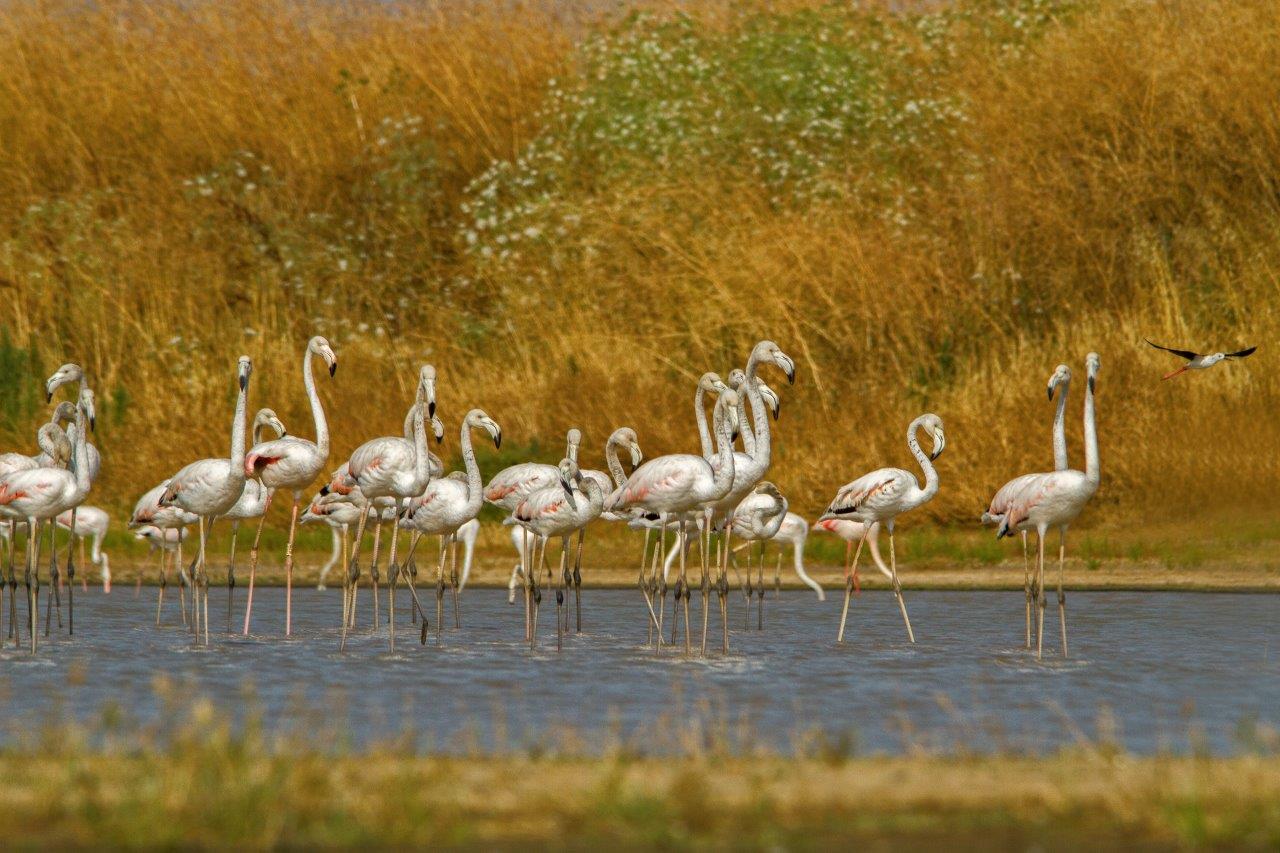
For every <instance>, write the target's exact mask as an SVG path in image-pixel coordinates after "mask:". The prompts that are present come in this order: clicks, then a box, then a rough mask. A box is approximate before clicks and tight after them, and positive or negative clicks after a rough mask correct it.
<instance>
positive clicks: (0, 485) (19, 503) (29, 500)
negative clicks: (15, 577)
mask: <svg viewBox="0 0 1280 853" xmlns="http://www.w3.org/2000/svg"><path fill="white" fill-rule="evenodd" d="M78 417H79V422H78V426H79V429H78V430H77V432H76V443H75V446H74V447H73V449H72V455H71V468H72V470H70V471H67V470H64V469H62V468H30V469H28V470H25V471H14V472H12V473H10V474H8V475H6V476H5V477H4V478H2V479H0V506H3V507H6V508H7V513H6V514H8V515H9V516H10V517H12V516H14V515H17V516H19V517H21V518H24V519H26V522H27V531H28V535H27V570H26V578H27V587H28V602H29V604H30V607H31V612H30V614H29V616H30V628H31V651H32V652H35V651H36V645H37V643H36V613H37V605H38V603H39V575H38V574H36V572H37V566H38V562H37V561H38V559H39V553H38V552H39V539H40V536H39V527H38V524H39V522H41V521H47V520H52V519H54V518H57V517H58V516H59V515H60V514H62V513H63V512H65V511H66V510H69V509H71V508H73V507H76V506H79V505H80V504H82V503H84V499H85V497H87V496H88V494H89V471H88V466H87V465H86V464H85V463H84V460H85V432H86V429H85V414H84V409H83V408H81V409H80V412H79V416H78ZM71 627H72V629H73V630H74V624H73V625H72V626H71Z"/></svg>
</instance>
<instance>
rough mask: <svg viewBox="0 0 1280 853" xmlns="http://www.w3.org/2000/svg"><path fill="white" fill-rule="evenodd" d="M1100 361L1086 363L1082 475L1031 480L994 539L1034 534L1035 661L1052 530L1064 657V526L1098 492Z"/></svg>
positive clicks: (1041, 649)
mask: <svg viewBox="0 0 1280 853" xmlns="http://www.w3.org/2000/svg"><path fill="white" fill-rule="evenodd" d="M1101 365H1102V361H1101V359H1100V358H1099V357H1098V354H1097V353H1096V352H1091V353H1089V355H1088V357H1087V358H1086V359H1085V370H1086V374H1085V375H1086V383H1085V392H1084V459H1085V470H1084V471H1077V470H1073V469H1067V470H1065V471H1053V472H1051V473H1048V474H1039V475H1035V476H1033V477H1032V478H1031V479H1029V480H1028V481H1027V482H1026V483H1025V484H1024V485H1023V487H1022V489H1021V491H1020V492H1019V493H1018V495H1017V497H1015V498H1014V500H1013V503H1012V504H1011V505H1010V506H1009V509H1008V513H1007V514H1006V515H1005V518H1004V521H1002V522H1001V524H1000V529H999V530H998V531H997V534H996V535H997V536H1008V535H1010V533H1011V531H1014V530H1018V531H1022V530H1027V529H1034V530H1035V531H1036V538H1037V540H1038V542H1037V549H1036V550H1037V552H1038V553H1037V556H1036V588H1037V589H1038V590H1039V592H1038V595H1037V603H1038V605H1039V616H1038V624H1037V629H1036V658H1037V659H1039V658H1040V657H1041V656H1042V654H1043V652H1044V607H1045V597H1044V539H1045V535H1046V534H1047V532H1048V531H1049V529H1050V528H1053V527H1056V528H1057V529H1058V621H1059V625H1060V627H1061V629H1062V656H1063V657H1064V658H1065V657H1066V656H1067V595H1066V592H1064V591H1063V575H1064V573H1065V565H1064V564H1065V562H1066V558H1067V526H1068V525H1070V524H1071V522H1073V521H1075V519H1076V517H1077V516H1079V515H1080V513H1081V511H1083V510H1084V508H1085V505H1086V504H1088V503H1089V500H1090V499H1091V498H1092V497H1093V496H1094V494H1095V493H1096V492H1097V491H1098V484H1099V482H1100V481H1101V475H1100V472H1099V467H1098V429H1097V423H1096V420H1095V416H1094V401H1093V395H1094V389H1095V387H1096V385H1097V378H1098V371H1099V369H1100V368H1101Z"/></svg>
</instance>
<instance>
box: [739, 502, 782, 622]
mask: <svg viewBox="0 0 1280 853" xmlns="http://www.w3.org/2000/svg"><path fill="white" fill-rule="evenodd" d="M788 507H789V504H788V502H787V499H786V498H785V497H783V495H782V492H780V491H778V487H777V486H775V485H774V484H773V483H771V482H769V481H768V480H762V481H761V482H760V483H758V484H756V487H755V488H754V489H752V490H751V492H750V494H748V495H747V496H746V497H744V498H743V499H742V500H741V501H739V502H738V505H737V507H735V508H734V511H733V515H732V516H730V518H729V526H730V527H732V529H733V532H734V533H735V534H737V536H738V538H739V539H744V540H746V546H747V583H746V594H747V607H746V611H745V612H746V622H747V624H748V625H750V624H751V592H752V589H751V543H753V542H760V543H765V542H768V541H769V540H770V539H772V538H773V537H774V536H777V535H778V531H779V530H780V529H781V528H782V523H783V521H785V520H786V517H787V509H788ZM757 586H758V592H759V598H760V602H759V604H758V605H757V607H756V619H757V622H756V628H757V629H758V630H761V631H763V630H764V545H763V544H761V546H760V576H759V584H758V585H757Z"/></svg>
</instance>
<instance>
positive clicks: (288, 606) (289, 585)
mask: <svg viewBox="0 0 1280 853" xmlns="http://www.w3.org/2000/svg"><path fill="white" fill-rule="evenodd" d="M301 499H302V493H301V492H294V493H293V508H292V509H291V510H290V512H289V541H288V542H286V543H285V546H284V635H285V636H286V637H288V636H291V635H292V634H293V537H294V536H295V535H296V534H297V532H298V501H300V500H301Z"/></svg>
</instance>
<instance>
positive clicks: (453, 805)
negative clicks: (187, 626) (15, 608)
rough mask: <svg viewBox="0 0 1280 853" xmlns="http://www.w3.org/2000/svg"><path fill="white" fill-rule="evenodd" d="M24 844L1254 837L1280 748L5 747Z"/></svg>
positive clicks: (4, 824) (9, 795) (8, 831)
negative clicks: (894, 751) (344, 751)
mask: <svg viewBox="0 0 1280 853" xmlns="http://www.w3.org/2000/svg"><path fill="white" fill-rule="evenodd" d="M0 792H2V793H3V796H4V800H5V802H6V804H7V806H6V808H5V809H4V810H3V812H2V813H0V831H2V832H3V833H4V836H5V838H6V839H7V843H9V844H16V845H19V846H26V845H34V844H40V845H42V846H48V845H54V846H60V845H76V846H80V845H93V846H99V845H108V846H117V845H123V846H130V847H139V846H181V847H224V846H237V847H249V848H255V849H259V848H274V847H290V846H310V845H323V846H326V847H335V846H336V847H347V846H375V847H402V846H409V845H414V846H416V845H424V844H430V845H433V846H447V847H492V846H493V845H499V846H514V845H527V844H534V845H538V846H544V845H545V846H555V847H561V846H565V845H568V846H571V847H582V848H589V847H593V846H596V845H601V844H614V845H622V846H624V847H653V846H659V847H667V848H669V847H705V846H713V847H734V848H750V849H764V848H772V849H776V848H777V847H778V846H779V845H781V846H783V847H786V848H811V847H823V848H830V847H833V846H838V845H843V844H865V843H888V844H896V845H900V844H911V845H920V844H939V843H946V844H948V845H951V846H956V845H959V846H963V847H995V846H999V847H1009V846H1014V847H1023V848H1025V847H1030V846H1035V847H1040V848H1045V849H1066V848H1077V847H1081V846H1085V845H1097V844H1101V845H1104V846H1106V847H1113V846H1114V847H1118V846H1122V845H1123V846H1131V845H1139V846H1147V845H1155V846H1160V847H1165V846H1173V847H1183V848H1190V847H1204V846H1208V847H1237V848H1238V847H1249V848H1257V849H1263V848H1273V847H1274V846H1275V845H1276V844H1280V807H1278V806H1277V803H1280V762H1277V760H1276V759H1274V758H1262V757H1249V758H1234V759H1197V758H1136V757H1131V756H1126V755H1114V754H1101V753H1096V752H1072V753H1067V754H1061V755H1056V756H1052V757H1049V758H1046V759H1043V760H1031V759H1021V758H1002V757H993V758H954V759H937V758H924V757H920V758H912V757H905V758H864V759H841V758H832V759H830V760H822V759H797V760H789V759H780V758H775V757H763V758H759V759H752V758H735V759H719V758H718V759H714V760H711V759H696V758H676V759H670V760H662V761H659V760H641V759H628V758H625V757H615V758H610V759H603V760H586V759H554V758H551V759H530V758H496V759H495V758H468V759H447V758H408V757H405V756H404V755H403V754H400V753H397V752H395V751H391V750H387V751H375V752H372V753H369V754H362V755H346V756H341V757H338V758H334V757H332V756H329V755H324V754H321V753H314V752H311V753H308V752H297V751H290V752H283V751H281V750H279V749H272V748H270V746H269V745H265V744H257V745H254V744H247V743H242V742H236V741H228V740H226V739H225V738H224V737H223V736H220V735H218V734H217V733H214V734H213V735H212V736H210V737H209V738H208V739H201V740H200V741H192V742H189V743H182V744H179V745H175V746H173V747H170V748H167V749H165V750H161V751H144V752H142V753H134V754H123V755H122V754H109V753H97V752H93V751H78V750H73V751H70V752H66V753H64V754H58V753H57V752H56V751H55V752H54V753H53V754H49V753H46V752H37V753H24V752H13V751H9V752H6V753H4V754H2V755H0Z"/></svg>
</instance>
